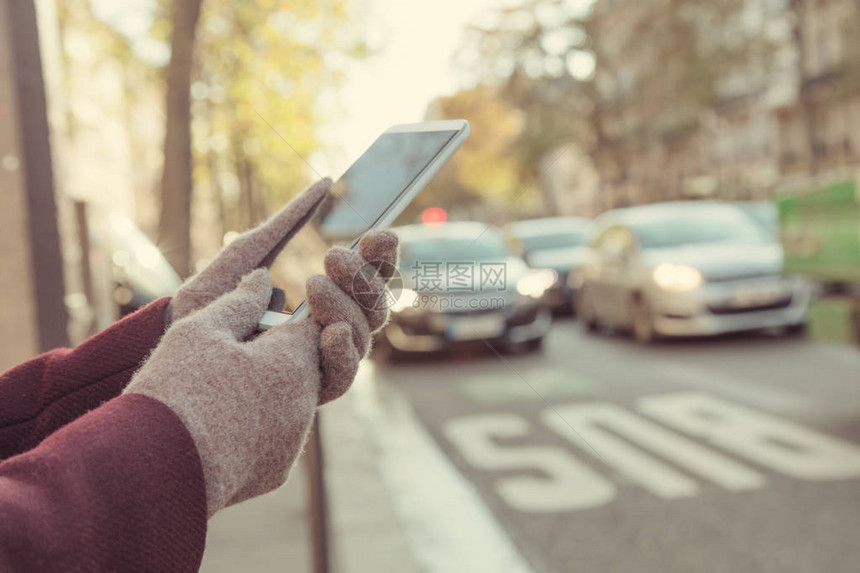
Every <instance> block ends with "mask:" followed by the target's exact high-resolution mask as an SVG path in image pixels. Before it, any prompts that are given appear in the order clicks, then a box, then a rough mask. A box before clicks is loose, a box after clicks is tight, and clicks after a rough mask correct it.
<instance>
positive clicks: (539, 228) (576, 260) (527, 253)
mask: <svg viewBox="0 0 860 573" xmlns="http://www.w3.org/2000/svg"><path fill="white" fill-rule="evenodd" d="M590 228H591V221H589V220H588V219H582V218H579V217H553V218H547V219H530V220H527V221H518V222H516V223H510V224H509V225H507V226H506V227H505V233H506V234H507V236H508V240H509V242H510V244H511V247H512V250H513V251H514V252H517V253H519V254H520V255H521V256H522V257H523V259H524V260H525V261H526V263H528V265H529V266H530V267H532V268H535V269H550V270H552V271H553V272H555V274H556V279H555V281H554V283H553V285H552V287H550V289H549V290H548V291H547V293H546V297H545V300H546V302H547V304H548V305H549V306H550V308H552V309H553V310H554V311H557V312H562V313H563V312H573V309H574V298H575V297H576V290H577V289H576V284H572V283H571V282H570V281H568V276H569V275H570V273H571V272H572V271H575V270H576V269H577V268H578V267H579V265H581V264H582V263H583V262H584V261H585V258H586V256H587V253H588V248H587V246H586V245H587V242H588V233H589V230H590Z"/></svg>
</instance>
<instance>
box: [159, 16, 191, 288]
mask: <svg viewBox="0 0 860 573" xmlns="http://www.w3.org/2000/svg"><path fill="white" fill-rule="evenodd" d="M200 1H201V0H181V1H179V0H177V1H175V2H174V3H173V18H172V20H173V32H172V36H171V42H170V48H171V52H170V63H169V64H168V67H167V100H166V106H165V118H166V126H165V135H164V171H163V173H162V180H161V218H160V220H159V228H158V242H159V244H160V246H161V248H162V250H163V252H164V255H165V257H167V260H168V261H169V262H170V264H171V265H172V266H173V268H174V269H176V272H177V273H179V275H180V276H182V277H184V276H187V275H188V274H189V272H190V271H191V190H192V181H191V99H190V91H191V71H192V62H193V54H194V36H195V30H196V28H197V20H198V17H199V14H200Z"/></svg>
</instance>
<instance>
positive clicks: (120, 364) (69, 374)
mask: <svg viewBox="0 0 860 573" xmlns="http://www.w3.org/2000/svg"><path fill="white" fill-rule="evenodd" d="M168 303H169V299H167V298H164V299H160V300H157V301H155V302H153V303H152V304H150V305H148V306H146V307H145V308H143V309H141V310H140V311H138V312H136V313H134V314H132V315H130V316H128V317H126V318H124V319H123V320H121V321H119V322H117V323H116V324H114V325H112V326H111V327H110V328H107V329H106V330H104V331H102V332H100V333H99V334H97V335H95V336H93V337H92V338H90V339H88V340H87V341H85V342H84V343H82V344H81V345H79V346H78V347H76V348H74V349H72V350H70V349H58V350H53V351H51V352H48V353H45V354H42V355H41V356H38V357H36V358H34V359H33V360H30V361H28V362H25V363H24V364H21V365H19V366H18V367H16V368H13V369H12V370H10V371H8V372H6V373H5V374H3V375H2V376H0V460H3V459H6V458H8V457H11V456H14V455H16V454H19V453H21V452H25V451H27V450H28V449H30V448H32V447H34V446H36V445H38V444H39V442H41V441H42V440H43V439H45V437H46V436H49V435H50V434H51V433H53V432H54V431H56V430H57V429H59V428H61V427H63V426H64V425H65V424H68V423H69V422H71V421H73V420H75V419H77V418H78V417H80V416H82V415H83V414H85V413H87V412H88V411H90V410H92V409H94V408H97V407H98V406H99V405H100V404H103V403H104V402H106V401H108V400H110V399H111V398H114V397H116V396H118V395H119V394H120V392H121V391H122V389H123V388H124V387H125V386H126V385H127V384H128V382H129V380H130V379H131V377H132V375H133V374H134V372H135V371H136V370H137V369H138V368H139V367H140V365H141V364H142V363H143V362H144V361H145V360H146V358H147V356H149V354H150V352H151V351H152V349H153V348H154V347H155V346H156V345H157V344H158V340H159V339H160V338H161V335H162V334H163V332H164V330H165V324H164V313H165V308H166V307H167V304H168Z"/></svg>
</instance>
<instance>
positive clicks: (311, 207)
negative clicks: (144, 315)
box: [166, 178, 331, 324]
mask: <svg viewBox="0 0 860 573" xmlns="http://www.w3.org/2000/svg"><path fill="white" fill-rule="evenodd" d="M330 188H331V179H328V178H325V179H321V180H319V181H317V182H316V183H314V184H313V185H311V186H310V187H308V188H307V189H305V190H304V191H303V192H302V193H301V194H299V195H298V196H297V197H296V198H295V199H293V200H292V201H290V202H289V203H287V205H286V206H285V207H284V208H283V209H281V211H280V212H278V213H276V214H275V215H273V216H272V217H271V218H269V220H268V221H266V222H265V223H262V224H261V225H259V226H258V227H256V228H255V229H251V230H250V231H246V232H245V233H243V234H242V235H241V236H239V237H238V238H237V239H236V240H235V241H233V242H232V243H230V244H229V245H227V246H226V247H224V248H223V249H222V250H221V252H220V253H219V254H218V256H217V257H215V260H213V261H212V262H211V263H210V264H209V266H207V267H206V268H205V269H203V270H202V271H201V272H200V273H198V274H196V275H194V276H192V277H191V278H190V279H188V280H187V281H186V282H185V284H183V285H182V286H181V287H179V290H178V291H177V292H176V295H175V296H174V297H173V299H172V300H171V301H170V305H169V306H168V307H167V316H166V322H167V324H170V323H172V322H176V321H177V320H180V319H181V318H183V317H185V316H188V315H189V314H191V313H192V312H194V311H195V310H197V309H200V308H203V307H204V306H206V305H207V304H209V303H210V302H212V301H213V300H215V299H216V298H218V297H219V296H221V295H222V294H225V293H228V292H230V291H232V290H233V289H234V288H236V285H237V284H239V281H240V280H241V279H242V277H243V276H245V275H246V274H248V273H250V272H251V271H253V270H254V269H257V268H262V267H266V268H268V267H271V266H272V263H273V262H274V261H275V258H276V257H277V256H278V253H280V252H281V250H282V249H283V248H284V245H286V244H287V241H289V240H290V239H291V238H292V237H293V235H295V234H296V232H297V231H298V230H299V229H301V228H302V226H304V224H305V223H306V222H307V221H308V220H309V219H310V218H311V216H312V215H313V213H314V211H315V210H316V208H317V207H318V206H319V204H320V203H322V200H323V199H324V198H325V195H326V193H327V192H328V190H329V189H330ZM275 295H276V296H275V300H273V301H272V308H273V309H275V310H281V309H282V308H283V306H284V302H285V301H284V296H283V292H282V291H280V289H276V293H275ZM275 307H279V308H275Z"/></svg>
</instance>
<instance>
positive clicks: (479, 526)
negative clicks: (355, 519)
mask: <svg viewBox="0 0 860 573" xmlns="http://www.w3.org/2000/svg"><path fill="white" fill-rule="evenodd" d="M373 368H374V365H373V364H372V363H362V366H361V368H360V369H359V374H358V376H357V378H356V381H355V383H354V384H353V390H352V391H351V392H350V393H349V394H348V395H347V396H354V400H355V402H354V404H355V408H356V413H357V414H358V415H359V417H361V418H362V420H363V422H364V423H365V424H366V425H367V428H368V430H369V434H370V436H371V439H372V440H373V441H374V442H375V445H376V446H377V448H378V449H379V460H378V461H379V469H380V473H381V475H382V477H383V480H385V482H386V487H387V488H388V490H389V491H390V493H391V500H392V505H393V507H394V511H395V512H396V513H397V515H398V517H399V518H400V520H401V522H402V523H403V525H404V528H405V530H406V533H407V537H408V539H409V541H410V544H411V546H412V550H413V551H414V555H415V558H416V560H417V561H418V562H419V563H420V564H421V566H422V567H423V570H424V571H425V572H426V573H450V572H451V571H469V572H470V573H471V572H475V573H531V568H530V567H529V566H528V565H527V564H526V562H525V560H524V559H523V558H522V557H521V556H520V554H519V552H518V551H517V549H516V547H515V546H514V545H513V543H511V541H510V539H509V538H508V536H507V535H506V534H505V532H504V530H502V528H501V526H500V525H499V524H498V522H497V521H496V519H495V518H494V517H493V515H492V513H491V512H490V510H489V509H488V508H487V506H486V505H485V504H484V502H483V501H482V500H481V498H480V496H479V495H478V493H477V491H476V490H475V488H474V486H472V484H470V483H469V482H468V481H467V480H466V479H465V478H464V477H463V476H462V475H461V474H460V473H459V472H458V471H457V470H456V469H455V468H454V466H453V465H452V464H451V462H450V461H449V460H448V458H447V457H446V456H445V454H444V453H442V451H441V450H440V449H439V447H438V446H437V445H436V443H435V442H434V441H433V439H432V438H431V437H430V435H429V434H428V433H427V431H426V430H425V429H424V427H423V426H422V425H421V423H420V422H419V421H418V420H417V419H416V418H415V414H414V413H413V412H412V408H411V406H410V405H409V403H408V401H407V400H406V398H405V397H404V395H403V394H402V392H401V391H400V390H399V389H398V388H396V387H394V386H390V385H380V384H378V383H377V382H376V381H375V380H374V376H373Z"/></svg>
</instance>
